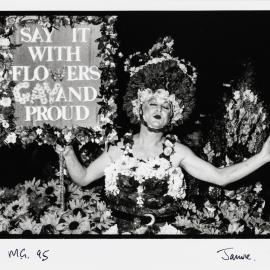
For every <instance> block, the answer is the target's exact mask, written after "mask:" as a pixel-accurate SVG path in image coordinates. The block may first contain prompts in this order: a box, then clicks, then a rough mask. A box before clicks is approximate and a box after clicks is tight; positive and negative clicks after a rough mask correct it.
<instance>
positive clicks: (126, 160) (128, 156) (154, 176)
mask: <svg viewBox="0 0 270 270" xmlns="http://www.w3.org/2000/svg"><path fill="white" fill-rule="evenodd" d="M126 136H127V135H126ZM129 137H131V136H130V135H129ZM171 137H172V136H170V135H167V136H166V139H165V142H164V144H163V153H162V154H161V156H160V157H158V158H156V157H155V158H150V159H147V162H145V161H146V160H144V159H138V158H137V157H134V156H133V154H132V149H131V147H132V143H133V141H132V139H130V141H129V142H126V144H125V148H124V149H123V150H124V154H123V155H122V157H121V158H119V159H118V160H117V161H116V162H114V163H112V164H111V165H110V166H109V167H107V168H106V169H105V171H104V173H105V191H106V193H107V194H109V195H110V194H111V195H113V196H117V195H118V194H119V193H120V190H119V188H118V179H119V178H120V177H128V178H132V179H134V180H135V181H136V182H137V183H138V187H137V198H136V200H137V205H138V206H140V207H143V206H144V198H143V197H144V183H145V182H147V181H148V182H149V181H153V182H157V181H160V180H162V179H163V180H164V179H167V183H168V191H167V193H166V194H164V196H171V197H172V198H173V199H174V200H177V199H183V198H184V197H185V195H186V192H185V189H186V185H185V180H184V175H183V173H182V170H181V168H180V167H176V168H175V167H172V166H171V162H170V159H169V157H170V155H171V154H172V153H173V151H174V150H173V149H174V148H173V147H174V143H173V142H175V141H176V138H175V137H173V138H171Z"/></svg>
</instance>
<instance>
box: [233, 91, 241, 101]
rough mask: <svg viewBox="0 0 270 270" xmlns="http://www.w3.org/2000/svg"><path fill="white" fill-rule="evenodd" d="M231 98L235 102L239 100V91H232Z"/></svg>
mask: <svg viewBox="0 0 270 270" xmlns="http://www.w3.org/2000/svg"><path fill="white" fill-rule="evenodd" d="M233 98H234V99H235V100H237V99H239V98H240V91H234V93H233Z"/></svg>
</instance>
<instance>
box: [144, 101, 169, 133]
mask: <svg viewBox="0 0 270 270" xmlns="http://www.w3.org/2000/svg"><path fill="white" fill-rule="evenodd" d="M142 111H143V118H144V120H145V122H146V123H147V124H148V126H149V127H151V128H155V129H160V128H163V127H165V126H166V125H167V124H168V123H169V119H170V116H171V104H170V102H168V101H167V100H166V99H164V98H159V97H152V98H150V99H149V100H148V101H146V102H144V103H143V105H142Z"/></svg>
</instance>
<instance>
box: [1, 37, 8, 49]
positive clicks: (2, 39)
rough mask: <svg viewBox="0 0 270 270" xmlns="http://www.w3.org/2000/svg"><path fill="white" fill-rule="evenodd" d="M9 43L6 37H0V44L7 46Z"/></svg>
mask: <svg viewBox="0 0 270 270" xmlns="http://www.w3.org/2000/svg"><path fill="white" fill-rule="evenodd" d="M9 45H10V41H9V39H8V38H4V37H0V46H1V47H8V46H9Z"/></svg>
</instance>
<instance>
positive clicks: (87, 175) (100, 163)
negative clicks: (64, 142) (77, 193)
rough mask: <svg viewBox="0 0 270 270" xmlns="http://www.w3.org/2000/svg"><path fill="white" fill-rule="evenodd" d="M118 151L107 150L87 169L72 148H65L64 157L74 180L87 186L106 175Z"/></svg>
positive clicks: (113, 149) (114, 148) (112, 148)
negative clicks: (107, 168)
mask: <svg viewBox="0 0 270 270" xmlns="http://www.w3.org/2000/svg"><path fill="white" fill-rule="evenodd" d="M117 150H118V151H119V149H117V148H116V147H111V148H110V150H109V151H107V149H106V150H105V151H104V152H103V154H101V155H100V156H99V157H98V158H97V159H95V160H94V161H92V162H91V164H90V165H89V166H88V167H87V168H86V167H84V166H82V164H81V163H80V162H79V160H78V159H77V157H76V155H75V153H74V151H73V148H72V147H71V146H67V147H66V148H65V150H64V151H63V155H64V158H65V161H66V165H67V169H68V172H69V175H70V177H71V178H72V180H73V181H74V182H75V183H76V184H78V185H80V186H86V185H88V184H90V183H91V182H93V181H95V180H97V179H99V178H101V177H102V176H103V175H104V170H105V168H106V167H107V166H109V165H110V163H111V162H112V160H113V158H112V156H116V155H115V152H117Z"/></svg>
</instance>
